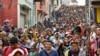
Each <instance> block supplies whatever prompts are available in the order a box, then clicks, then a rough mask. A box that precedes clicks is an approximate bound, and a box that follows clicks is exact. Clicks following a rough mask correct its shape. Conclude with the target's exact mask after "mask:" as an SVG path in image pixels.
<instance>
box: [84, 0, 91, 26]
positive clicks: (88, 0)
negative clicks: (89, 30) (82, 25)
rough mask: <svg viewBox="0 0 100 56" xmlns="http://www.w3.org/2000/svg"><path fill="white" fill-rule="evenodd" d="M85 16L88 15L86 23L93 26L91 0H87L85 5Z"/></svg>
mask: <svg viewBox="0 0 100 56" xmlns="http://www.w3.org/2000/svg"><path fill="white" fill-rule="evenodd" d="M85 8H86V9H85V11H86V12H85V16H86V23H87V25H88V26H89V27H90V26H91V0H86V6H85Z"/></svg>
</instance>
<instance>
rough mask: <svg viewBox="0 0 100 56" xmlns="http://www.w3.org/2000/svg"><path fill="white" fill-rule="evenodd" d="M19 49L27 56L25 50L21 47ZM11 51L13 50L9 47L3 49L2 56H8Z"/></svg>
mask: <svg viewBox="0 0 100 56" xmlns="http://www.w3.org/2000/svg"><path fill="white" fill-rule="evenodd" d="M21 49H22V50H23V51H24V53H25V54H24V56H28V51H27V50H26V49H25V48H23V47H21ZM13 50H14V49H13V48H12V47H11V46H9V47H6V48H4V49H3V56H8V55H9V54H10V53H12V51H13Z"/></svg>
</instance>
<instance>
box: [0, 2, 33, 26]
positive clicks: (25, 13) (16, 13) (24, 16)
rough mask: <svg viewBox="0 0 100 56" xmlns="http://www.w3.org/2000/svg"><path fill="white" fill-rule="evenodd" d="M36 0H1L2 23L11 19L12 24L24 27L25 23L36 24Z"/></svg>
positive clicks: (0, 23)
mask: <svg viewBox="0 0 100 56" xmlns="http://www.w3.org/2000/svg"><path fill="white" fill-rule="evenodd" d="M33 2H34V0H1V1H0V25H1V26H3V24H4V21H5V20H9V22H10V24H11V26H13V25H16V26H18V28H24V26H25V25H28V26H30V27H31V26H33V25H34V24H35V20H34V18H35V15H34V5H33Z"/></svg>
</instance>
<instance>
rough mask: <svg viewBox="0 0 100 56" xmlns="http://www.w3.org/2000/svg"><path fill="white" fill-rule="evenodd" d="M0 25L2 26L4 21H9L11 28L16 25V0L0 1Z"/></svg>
mask: <svg viewBox="0 0 100 56" xmlns="http://www.w3.org/2000/svg"><path fill="white" fill-rule="evenodd" d="M0 5H1V6H0V25H1V26H3V25H4V21H5V20H9V21H10V24H11V26H13V25H17V0H1V1H0Z"/></svg>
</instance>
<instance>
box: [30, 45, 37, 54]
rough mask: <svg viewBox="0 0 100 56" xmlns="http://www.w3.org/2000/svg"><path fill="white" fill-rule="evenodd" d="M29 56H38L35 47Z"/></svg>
mask: <svg viewBox="0 0 100 56" xmlns="http://www.w3.org/2000/svg"><path fill="white" fill-rule="evenodd" d="M29 56H36V51H35V47H34V46H33V47H32V48H31V49H30V53H29Z"/></svg>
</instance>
